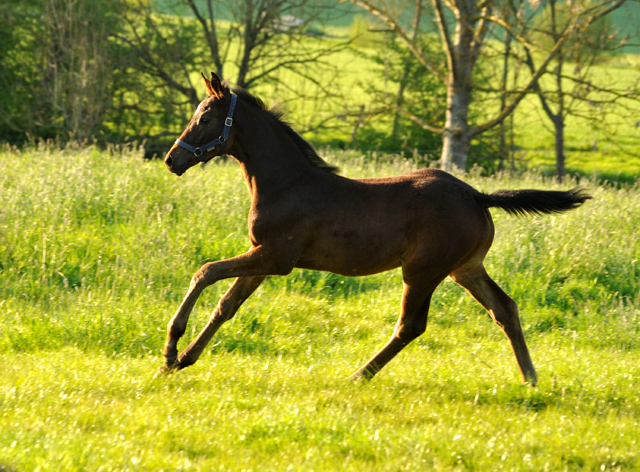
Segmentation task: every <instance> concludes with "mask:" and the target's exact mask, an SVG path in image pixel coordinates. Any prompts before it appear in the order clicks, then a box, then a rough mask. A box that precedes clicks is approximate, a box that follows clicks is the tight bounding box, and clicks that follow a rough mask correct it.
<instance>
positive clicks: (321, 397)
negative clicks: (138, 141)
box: [0, 147, 640, 471]
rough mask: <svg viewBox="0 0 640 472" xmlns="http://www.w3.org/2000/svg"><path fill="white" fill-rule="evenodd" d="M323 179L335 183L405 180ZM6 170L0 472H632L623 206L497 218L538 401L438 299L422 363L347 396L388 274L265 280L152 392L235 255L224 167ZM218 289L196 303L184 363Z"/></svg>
mask: <svg viewBox="0 0 640 472" xmlns="http://www.w3.org/2000/svg"><path fill="white" fill-rule="evenodd" d="M324 157H326V159H327V160H329V161H330V162H337V163H339V164H340V165H341V167H342V173H343V174H345V175H348V176H352V177H357V176H373V175H388V174H397V173H401V172H405V171H407V170H410V169H411V168H413V166H414V164H412V163H411V162H410V161H394V160H392V159H391V160H389V159H383V158H381V157H379V158H378V157H375V156H374V157H373V158H371V157H370V158H368V159H364V158H362V157H361V156H360V155H359V154H358V153H355V152H352V153H350V154H349V153H335V152H329V151H327V152H326V153H325V155H324ZM0 163H1V164H2V168H3V173H2V175H1V176H0V195H1V198H2V205H1V206H0V352H1V353H2V354H1V355H0V360H1V361H2V364H3V371H2V381H1V382H0V470H9V471H33V470H39V471H58V470H65V471H88V470H92V471H93V470H96V471H97V470H104V471H116V470H118V471H120V470H167V471H173V470H189V471H199V470H201V471H210V470H234V471H235V470H237V471H240V470H261V471H266V470H269V471H271V470H273V471H281V470H305V471H307V470H317V471H325V470H354V471H355V470H358V471H360V470H380V471H399V470H407V471H414V470H478V471H487V470H525V471H526V470H531V471H541V470H551V471H555V470H625V471H626V470H640V455H639V453H638V450H640V445H639V442H640V433H639V431H640V399H639V395H638V388H639V382H640V340H639V336H638V335H639V334H640V333H639V331H640V265H639V260H640V244H639V243H638V228H639V227H640V187H639V186H638V185H637V184H636V185H634V186H622V187H620V188H614V187H613V186H603V185H598V184H596V183H595V180H588V179H583V180H582V181H580V182H567V183H566V184H565V186H566V187H568V186H571V185H575V184H580V185H582V186H585V187H587V188H588V190H589V191H590V192H591V193H592V194H593V196H594V200H592V201H589V202H587V203H586V204H585V205H584V206H583V207H581V208H580V209H578V210H576V211H573V212H570V213H567V214H564V215H559V216H548V217H543V218H529V219H517V218H512V217H509V216H507V215H506V214H505V213H503V212H500V211H494V212H493V214H494V219H495V222H496V228H497V236H496V241H495V243H494V247H493V249H492V251H491V252H490V253H489V257H488V259H487V264H486V265H487V269H488V271H489V273H490V274H491V275H492V276H493V277H494V279H495V280H496V281H497V282H498V283H499V284H500V285H501V286H502V287H503V288H504V289H505V291H507V292H508V293H509V294H511V296H512V297H513V298H514V299H515V300H516V301H517V302H518V303H519V306H520V310H521V313H522V321H523V326H524V330H525V335H526V337H527V340H528V343H529V347H530V350H531V353H532V357H533V360H534V363H535V365H536V367H537V369H538V374H539V379H540V382H539V386H538V387H537V388H530V387H526V386H521V385H520V384H519V376H518V372H517V367H516V363H515V359H514V357H513V354H512V353H511V352H510V349H509V347H508V345H507V341H506V339H505V338H504V336H503V335H502V333H501V332H500V331H499V329H498V328H497V327H495V326H494V325H493V324H492V322H491V321H490V319H489V317H488V316H487V315H486V314H485V312H484V311H483V310H482V309H481V308H480V307H479V305H477V303H475V302H474V301H473V300H472V299H471V297H470V296H468V295H467V294H466V292H464V291H463V290H462V289H460V288H459V287H458V286H457V285H455V284H454V283H453V282H451V281H446V282H444V283H443V285H442V286H441V287H440V288H439V289H438V290H437V292H436V294H435V296H434V299H433V302H432V309H431V317H430V324H429V327H428V328H427V332H426V333H425V334H424V335H423V336H422V337H421V338H420V339H419V340H417V341H416V342H414V343H413V344H412V345H410V346H409V347H408V348H407V349H406V350H405V351H403V352H402V353H401V354H400V355H399V356H398V357H397V358H396V359H395V360H394V361H393V362H392V363H391V364H389V365H388V366H387V367H386V368H385V369H384V370H383V371H382V372H381V373H380V374H379V375H378V376H377V377H376V378H374V379H373V381H371V382H369V383H353V382H350V381H346V380H344V379H345V378H346V377H347V376H348V375H349V374H350V373H351V372H352V371H353V370H355V369H356V368H357V367H359V366H360V365H361V364H362V363H363V362H365V361H366V360H367V359H368V358H369V357H370V356H371V355H372V354H373V353H374V352H375V351H376V350H377V349H378V348H379V347H381V345H382V344H383V343H384V342H385V341H386V340H387V338H388V337H389V335H390V334H391V331H392V329H393V325H394V323H395V320H396V318H397V313H398V307H399V300H400V294H401V274H400V273H399V272H398V271H394V272H389V273H385V274H380V275H376V276H371V277H366V278H344V277H339V276H335V275H332V274H325V273H317V272H311V271H303V270H296V271H294V272H293V273H292V274H291V275H290V276H288V277H273V278H269V279H267V281H266V282H265V283H264V284H263V286H262V287H261V288H260V289H259V290H258V291H257V292H256V293H255V294H254V296H252V297H251V298H250V299H249V300H248V301H247V302H246V303H245V305H244V306H243V307H242V309H241V310H240V312H239V313H238V315H237V316H236V317H235V318H234V319H233V320H232V321H230V322H229V323H228V324H227V325H225V326H224V327H223V328H222V329H221V331H220V332H219V333H218V335H217V336H216V338H214V340H213V342H212V343H211V345H210V348H209V349H208V350H207V351H206V353H205V354H204V355H203V357H202V358H201V360H200V361H199V362H198V363H197V364H196V365H194V366H193V367H191V368H189V369H187V370H184V371H181V372H179V373H178V374H176V375H173V376H170V377H164V376H158V375H156V373H157V371H158V368H159V367H160V365H161V350H162V343H163V341H164V336H165V327H166V323H167V322H168V320H169V318H170V316H171V315H172V314H173V313H174V311H175V309H176V308H177V306H178V304H179V302H180V300H181V299H182V296H183V295H184V293H185V291H186V289H187V286H188V283H189V280H190V277H191V275H192V274H193V272H194V271H195V270H197V269H198V268H199V267H200V265H201V264H202V263H204V262H206V261H210V260H215V259H220V258H223V257H230V256H232V255H235V254H238V253H240V252H243V251H244V250H246V248H247V247H248V245H249V241H248V238H247V234H246V212H247V209H248V203H249V202H248V195H247V191H246V189H245V185H244V183H243V182H242V179H241V175H240V172H239V169H238V167H237V166H236V165H235V164H234V163H232V162H227V163H220V164H212V165H208V166H207V167H206V168H205V169H204V171H203V170H201V169H199V168H195V169H193V170H191V171H190V172H189V173H187V174H186V175H185V176H183V177H182V178H180V179H178V178H176V177H175V176H174V175H172V174H170V173H169V172H168V171H167V170H166V168H164V165H163V164H162V163H161V162H157V161H153V162H147V161H143V160H142V159H141V157H140V155H139V153H138V152H135V151H132V150H125V151H118V150H111V151H100V150H97V149H93V148H82V149H74V148H68V149H65V150H62V151H55V150H51V149H48V148H46V147H41V148H30V149H25V150H23V151H22V152H18V151H15V150H11V149H3V150H0ZM464 178H465V180H467V181H468V182H470V183H472V184H473V185H474V186H476V187H477V188H479V189H481V190H483V191H493V190H496V189H499V188H523V187H537V188H558V187H557V184H555V183H554V182H553V181H552V180H547V179H545V178H543V177H540V176H539V175H537V174H522V175H517V176H509V175H497V176H494V177H491V178H486V177H485V178H483V177H479V176H477V175H467V176H465V177H464ZM228 285H229V284H228V283H225V282H221V283H219V284H217V285H216V286H214V287H211V288H210V289H208V290H207V291H206V292H205V294H204V295H203V296H202V297H201V299H200V301H199V303H198V305H197V306H196V309H195V311H194V314H193V316H192V318H191V321H190V324H189V329H188V331H187V334H186V336H185V342H186V339H188V338H192V337H193V335H194V334H195V333H196V332H198V331H199V330H200V329H201V327H202V326H203V323H205V322H206V320H207V319H208V316H209V314H210V313H211V311H212V310H213V308H214V307H215V305H216V303H217V301H218V299H219V297H220V296H221V294H222V293H223V292H224V290H225V289H226V287H228ZM185 342H183V343H182V346H183V347H184V345H185Z"/></svg>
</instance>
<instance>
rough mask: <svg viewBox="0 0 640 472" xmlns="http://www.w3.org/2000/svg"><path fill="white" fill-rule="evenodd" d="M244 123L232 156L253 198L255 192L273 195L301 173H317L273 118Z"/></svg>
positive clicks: (302, 176)
mask: <svg viewBox="0 0 640 472" xmlns="http://www.w3.org/2000/svg"><path fill="white" fill-rule="evenodd" d="M247 123H249V125H248V126H247V125H245V126H243V129H242V135H243V137H244V139H243V140H242V142H241V143H239V145H238V148H239V150H238V152H236V153H234V156H233V157H234V158H236V160H237V161H238V162H239V163H240V165H241V167H242V170H243V173H244V177H245V180H246V181H247V185H248V186H249V191H250V192H251V194H252V196H253V197H254V198H255V196H256V195H257V192H262V193H265V192H267V193H268V192H277V191H278V190H280V189H283V188H286V187H289V186H291V185H292V184H293V183H295V182H296V181H298V180H300V179H301V178H304V176H305V174H309V173H313V172H315V171H319V169H317V168H316V167H315V166H313V165H312V164H311V163H310V162H309V160H308V159H307V158H306V157H305V156H304V154H303V152H302V150H301V149H300V148H299V147H298V145H297V144H296V143H295V142H294V141H293V140H292V139H291V137H290V136H289V134H288V133H287V132H286V130H285V129H284V128H283V127H282V126H281V125H280V124H279V123H277V122H276V121H275V119H273V118H271V117H266V116H262V117H261V119H257V120H247Z"/></svg>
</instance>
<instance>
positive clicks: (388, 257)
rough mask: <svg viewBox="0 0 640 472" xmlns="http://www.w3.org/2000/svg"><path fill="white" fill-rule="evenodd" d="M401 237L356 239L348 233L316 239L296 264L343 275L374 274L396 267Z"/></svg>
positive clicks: (398, 259)
mask: <svg viewBox="0 0 640 472" xmlns="http://www.w3.org/2000/svg"><path fill="white" fill-rule="evenodd" d="M403 239H404V238H397V237H396V238H388V239H387V240H386V241H383V240H377V238H365V239H360V238H358V237H356V236H354V235H351V236H350V235H348V234H342V235H340V236H335V235H333V237H331V236H330V237H328V238H326V239H325V240H323V241H318V239H316V241H314V242H313V243H312V244H310V245H309V246H308V247H307V248H305V250H304V251H303V252H302V254H301V256H300V258H299V259H298V262H297V264H296V267H300V268H302V269H313V270H322V271H328V272H333V273H335V274H340V275H346V276H359V275H371V274H377V273H379V272H384V271H386V270H391V269H395V268H396V267H400V265H401V255H402V252H403V249H404V244H403Z"/></svg>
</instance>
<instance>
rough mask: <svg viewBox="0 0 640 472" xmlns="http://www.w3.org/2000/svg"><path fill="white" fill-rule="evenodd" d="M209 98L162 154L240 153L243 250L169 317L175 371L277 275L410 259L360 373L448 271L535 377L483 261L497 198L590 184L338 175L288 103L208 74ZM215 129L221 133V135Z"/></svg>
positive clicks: (538, 197) (526, 205)
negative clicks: (213, 293) (224, 285)
mask: <svg viewBox="0 0 640 472" xmlns="http://www.w3.org/2000/svg"><path fill="white" fill-rule="evenodd" d="M203 78H204V81H205V84H206V89H207V92H208V97H207V98H206V99H205V100H204V101H203V102H202V103H201V104H200V105H199V106H198V109H197V110H196V113H195V115H194V116H193V118H192V119H191V122H190V123H189V125H188V126H187V128H186V129H185V131H184V132H183V133H182V135H181V136H180V139H178V140H177V141H176V144H175V145H174V146H173V147H172V148H171V150H170V151H169V153H168V154H167V156H166V158H165V163H166V164H167V166H168V167H169V170H171V172H174V173H175V174H177V175H182V174H184V173H185V172H186V171H187V169H189V168H190V167H192V166H194V165H196V164H198V163H199V162H206V161H208V160H209V159H212V158H213V157H215V156H218V155H220V154H222V153H223V152H224V153H226V154H228V155H230V156H232V157H234V158H235V159H236V160H237V161H238V162H239V163H240V167H241V169H242V172H243V173H244V177H245V180H246V183H247V186H248V187H249V194H250V195H251V210H250V212H249V235H250V238H251V249H250V250H249V251H248V252H246V253H245V254H242V255H239V256H236V257H232V258H230V259H226V260H223V261H218V262H209V263H207V264H205V265H203V266H202V268H201V269H200V270H198V271H197V272H196V274H195V275H194V276H193V278H192V280H191V284H190V287H189V291H188V292H187V294H186V296H185V298H184V300H183V302H182V304H181V305H180V307H179V308H178V311H177V312H176V314H175V315H174V316H173V318H172V319H171V321H170V322H169V326H168V333H167V340H166V344H165V347H164V357H165V364H166V365H165V367H164V369H165V370H166V371H173V370H178V369H182V368H184V367H187V366H189V365H191V364H193V363H194V362H196V360H197V359H198V357H199V356H200V354H201V353H202V351H203V350H204V348H205V346H206V345H207V343H208V342H209V341H210V340H211V338H212V337H213V335H214V333H215V332H216V331H217V330H218V328H220V326H221V325H222V324H223V323H224V322H225V321H227V320H229V319H230V318H232V317H233V315H234V314H235V312H236V311H237V310H238V308H239V307H240V305H242V303H243V302H244V301H245V300H246V299H247V297H249V296H250V295H251V294H252V293H253V291H254V290H255V289H256V288H258V286H259V285H260V284H261V283H262V281H263V280H264V279H265V277H266V276H268V275H287V274H289V273H290V272H291V271H292V269H293V268H294V267H300V268H305V269H315V270H324V271H330V272H334V273H336V274H342V275H347V276H356V275H368V274H375V273H378V272H382V271H386V270H391V269H394V268H396V267H402V275H403V281H404V292H403V294H402V308H401V312H400V318H399V320H398V323H397V325H396V327H395V330H394V333H393V335H392V336H391V339H389V341H388V342H387V344H386V345H385V346H384V347H383V348H382V349H381V350H380V351H379V352H378V353H377V354H376V355H375V356H373V358H372V359H371V360H370V361H369V362H367V363H366V364H365V365H364V366H363V367H361V368H360V369H359V370H357V371H356V372H355V373H354V374H353V375H352V378H360V377H364V378H371V377H373V376H374V375H375V374H376V373H377V372H378V371H379V370H380V369H382V368H383V367H384V366H385V365H386V364H387V363H388V362H389V361H390V360H391V359H392V358H393V357H394V356H395V355H396V354H397V353H398V352H400V350H401V349H402V348H404V347H405V346H406V345H407V344H409V343H410V342H411V341H412V340H413V339H415V338H416V337H418V336H420V335H421V334H422V333H423V332H424V331H425V328H426V325H427V314H428V311H429V303H430V301H431V295H432V294H433V291H434V290H435V289H436V287H437V286H438V285H439V284H440V282H442V281H443V280H444V279H445V278H446V277H447V276H449V277H451V278H452V279H453V280H454V281H455V282H457V283H458V284H460V285H461V286H463V287H464V288H465V289H467V290H468V291H469V293H471V295H472V296H473V297H474V298H475V299H476V300H477V301H478V302H480V304H481V305H482V306H483V307H484V308H485V309H486V310H487V311H488V312H489V314H490V315H491V318H493V320H494V321H495V323H496V324H497V325H498V326H500V328H502V329H503V331H504V333H505V334H506V335H507V338H509V342H510V343H511V347H512V348H513V352H514V353H515V356H516V359H517V361H518V366H519V367H520V372H521V373H522V377H523V380H524V381H525V382H530V383H531V384H532V385H535V383H536V371H535V369H534V367H533V363H532V362H531V357H530V356H529V351H528V349H527V346H526V343H525V340H524V335H523V333H522V328H521V326H520V319H519V316H518V307H517V305H516V303H515V302H514V301H513V300H512V299H511V298H509V297H508V296H507V295H506V294H505V293H504V292H503V291H502V290H501V289H500V287H498V285H496V283H495V282H494V281H493V280H492V279H491V278H490V277H489V276H488V275H487V273H486V271H485V268H484V266H483V264H482V262H483V260H484V258H485V256H486V255H487V252H488V251H489V248H490V247H491V243H492V241H493V235H494V226H493V222H492V220H491V215H490V213H489V210H488V208H490V207H499V208H502V209H504V210H506V211H507V212H509V213H511V214H515V215H522V214H526V213H534V214H542V213H553V212H562V211H565V210H570V209H572V208H576V207H578V206H580V205H581V204H582V203H584V201H585V200H587V199H588V198H590V197H589V195H587V194H585V193H584V192H583V191H581V190H577V189H574V190H570V191H566V192H560V191H540V190H503V191H499V192H496V193H492V194H490V195H488V194H484V193H481V192H479V191H477V190H475V189H474V188H472V187H470V186H469V185H467V184H466V183H464V182H462V181H461V180H459V179H457V178H455V177H453V176H452V175H450V174H448V173H446V172H443V171H441V170H436V169H421V170H417V171H414V172H410V173H408V174H406V175H401V176H398V177H386V178H376V179H362V180H353V179H348V178H346V177H341V176H339V175H336V173H335V168H334V167H332V166H330V165H328V164H327V163H326V162H324V161H323V160H322V159H321V158H320V157H319V156H318V155H317V154H316V152H315V151H314V150H313V148H312V147H311V145H309V144H308V143H307V142H306V141H304V140H303V139H302V138H301V137H300V136H299V135H298V134H296V133H295V132H294V131H293V130H292V129H291V128H290V127H289V126H288V125H287V124H285V123H284V122H283V121H282V120H281V116H280V114H279V113H277V112H274V111H270V110H267V109H265V107H264V106H263V104H262V102H261V101H260V100H259V99H257V98H255V97H254V96H252V95H250V94H249V93H247V92H246V91H243V90H235V93H233V92H231V91H230V90H229V88H228V87H227V86H226V85H225V84H222V83H221V82H220V79H219V78H218V77H217V76H216V75H215V74H213V73H212V74H211V80H208V79H207V78H206V77H204V75H203ZM216 136H218V137H217V138H216ZM230 277H237V279H236V280H235V282H234V283H233V284H232V286H231V288H230V289H229V290H228V292H227V293H226V294H225V295H224V296H223V297H222V299H221V300H220V302H219V304H218V306H217V307H216V309H215V311H214V312H213V314H212V316H211V319H210V320H209V322H208V324H207V326H206V327H205V328H204V329H203V330H202V332H200V334H199V335H198V336H197V338H196V339H195V340H194V341H193V342H192V343H191V344H190V345H189V346H188V347H187V348H186V349H185V350H184V351H183V352H182V353H181V354H180V355H179V356H178V350H177V345H178V340H179V339H180V337H181V336H182V335H183V334H184V332H185V329H186V326H187V321H188V319H189V314H190V313H191V310H192V309H193V306H194V305H195V303H196V300H197V299H198V297H199V296H200V294H201V293H202V291H203V290H204V289H205V288H206V287H208V286H209V285H212V284H214V283H216V282H217V281H219V280H221V279H226V278H230Z"/></svg>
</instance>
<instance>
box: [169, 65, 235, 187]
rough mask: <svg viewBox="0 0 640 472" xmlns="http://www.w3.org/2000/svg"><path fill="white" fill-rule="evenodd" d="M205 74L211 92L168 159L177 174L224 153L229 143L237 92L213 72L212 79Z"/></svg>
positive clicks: (199, 106)
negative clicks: (233, 91)
mask: <svg viewBox="0 0 640 472" xmlns="http://www.w3.org/2000/svg"><path fill="white" fill-rule="evenodd" d="M202 78H203V79H204V83H205V87H206V89H207V94H208V96H207V98H205V99H204V100H203V101H202V102H200V105H198V108H197V109H196V113H195V114H194V115H193V118H191V121H190V122H189V125H188V126H187V127H186V129H185V130H184V131H183V132H182V134H181V135H180V138H179V139H177V140H176V142H175V144H174V145H173V146H172V147H171V149H170V150H169V152H168V153H167V156H166V157H165V159H164V162H165V164H167V167H168V168H169V170H170V171H171V172H173V173H175V174H177V175H182V174H184V173H185V172H186V171H187V169H189V168H190V167H193V166H194V165H196V164H198V163H199V162H207V161H208V160H210V159H212V158H214V157H216V156H219V155H221V154H223V153H224V151H225V149H228V147H229V143H228V141H229V137H230V133H231V125H232V123H233V111H234V109H235V102H236V96H235V95H234V94H232V93H231V92H230V91H229V89H228V88H227V87H225V86H223V85H222V83H221V82H220V79H219V78H218V76H217V75H216V74H214V73H213V72H211V80H209V79H207V78H206V77H205V76H204V74H202Z"/></svg>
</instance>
